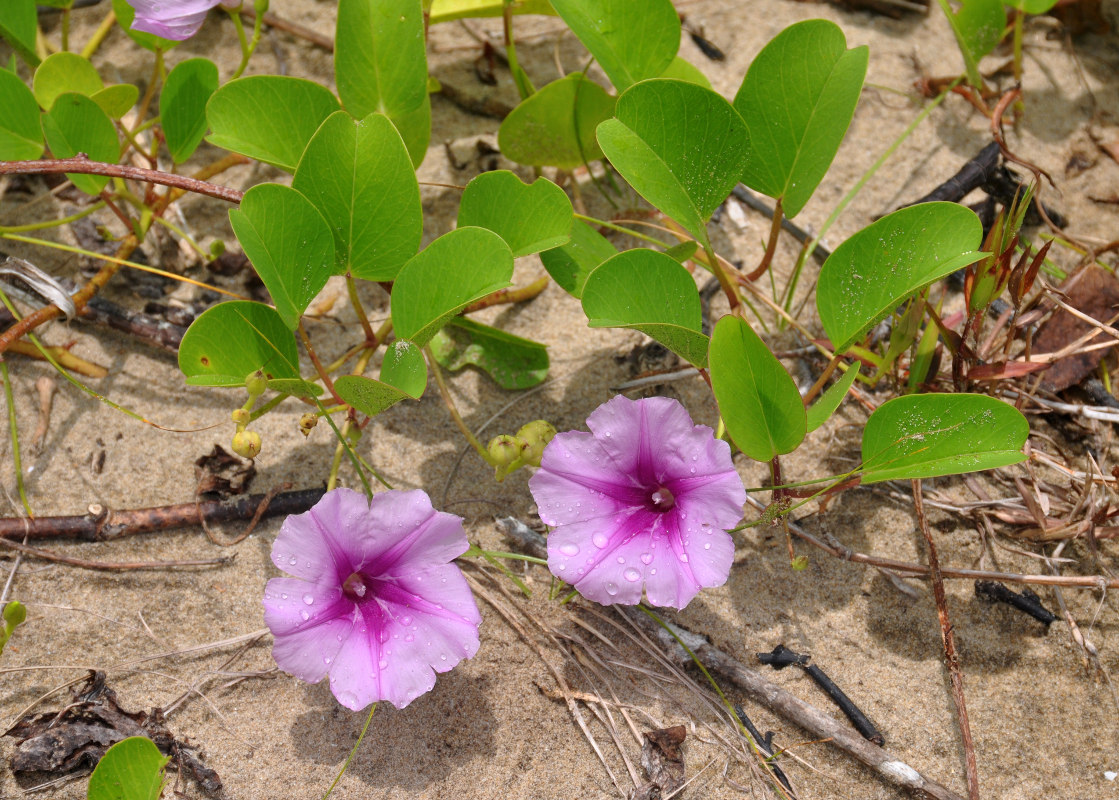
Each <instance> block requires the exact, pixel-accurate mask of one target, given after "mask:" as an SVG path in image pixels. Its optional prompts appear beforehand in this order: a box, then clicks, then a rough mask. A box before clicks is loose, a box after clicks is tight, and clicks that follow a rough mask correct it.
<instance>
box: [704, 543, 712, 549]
mask: <svg viewBox="0 0 1119 800" xmlns="http://www.w3.org/2000/svg"><path fill="white" fill-rule="evenodd" d="M703 549H704V550H710V549H711V542H704V543H703Z"/></svg>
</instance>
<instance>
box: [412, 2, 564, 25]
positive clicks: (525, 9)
mask: <svg viewBox="0 0 1119 800" xmlns="http://www.w3.org/2000/svg"><path fill="white" fill-rule="evenodd" d="M504 7H505V3H504V2H503V1H502V0H434V2H433V3H432V4H431V14H430V17H431V24H432V25H436V24H438V23H440V22H450V21H451V20H456V19H474V18H477V17H500V16H501V14H502V12H503V10H504ZM513 13H514V14H549V15H555V13H556V12H555V11H553V10H552V6H551V4H550V3H549V2H548V0H519V2H516V3H513Z"/></svg>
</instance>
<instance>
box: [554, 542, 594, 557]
mask: <svg viewBox="0 0 1119 800" xmlns="http://www.w3.org/2000/svg"><path fill="white" fill-rule="evenodd" d="M599 546H600V547H601V545H599ZM559 551H560V552H561V553H563V554H564V555H565V556H577V555H579V545H577V544H561V545H560V548H559Z"/></svg>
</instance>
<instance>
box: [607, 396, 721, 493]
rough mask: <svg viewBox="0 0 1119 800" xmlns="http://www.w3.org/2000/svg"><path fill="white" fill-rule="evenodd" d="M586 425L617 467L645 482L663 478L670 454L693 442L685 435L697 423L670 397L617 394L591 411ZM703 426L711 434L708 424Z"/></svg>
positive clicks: (689, 432) (687, 434) (640, 482)
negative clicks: (706, 426) (631, 398)
mask: <svg viewBox="0 0 1119 800" xmlns="http://www.w3.org/2000/svg"><path fill="white" fill-rule="evenodd" d="M587 427H588V428H590V429H591V433H593V434H594V437H595V439H596V440H598V442H599V443H600V444H601V445H602V447H603V449H605V450H606V452H607V453H608V454H609V455H610V457H611V459H613V461H614V464H615V467H616V469H618V470H619V471H620V472H622V473H623V474H625V475H629V476H632V477H633V479H634V480H635V481H636V483H637V484H638V485H641V486H645V485H648V484H650V483H656V482H659V481H661V480H663V479H664V477H665V472H664V464H665V461H666V459H667V457H668V456H669V454H671V453H673V452H674V451H676V450H678V449H679V448H682V447H683V448H686V447H689V446H693V445H691V443H690V442H689V441H688V439H689V436H690V434H691V433H692V430H693V429H694V428H696V427H697V426H696V425H695V423H693V422H692V418H691V417H690V416H689V415H688V411H687V409H685V408H684V406H682V405H681V404H680V403H679V402H678V401H676V400H673V399H672V398H670V397H646V398H644V399H641V400H630V399H629V398H628V397H624V396H622V395H617V396H616V397H614V398H613V399H611V400H608V401H607V402H605V403H603V404H602V405H600V406H599V407H598V408H596V409H595V410H594V411H593V412H591V415H590V416H589V417H587ZM698 427H700V428H702V426H698ZM703 430H706V431H707V432H708V434H710V428H703ZM684 452H687V451H686V450H685V451H684ZM676 455H677V456H678V457H679V456H680V455H681V454H680V453H677V454H676Z"/></svg>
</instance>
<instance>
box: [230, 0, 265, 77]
mask: <svg viewBox="0 0 1119 800" xmlns="http://www.w3.org/2000/svg"><path fill="white" fill-rule="evenodd" d="M227 12H228V13H229V17H230V19H232V20H233V27H234V28H235V29H236V30H237V41H238V42H240V43H241V63H240V64H238V65H237V71H236V72H234V73H233V77H232V78H230V80H234V79H235V78H240V77H241V73H243V72H244V71H245V67H247V66H249V59H250V58H252V55H253V52H254V51H255V50H256V46H257V45H258V44H260V31H261V25H262V24H263V23H264V15H263V14H255V15H253V38H252V41H251V42H250V41H249V40H248V39H247V38H246V37H245V25H244V23H242V22H241V12H240V11H236V10H228V9H227Z"/></svg>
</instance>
